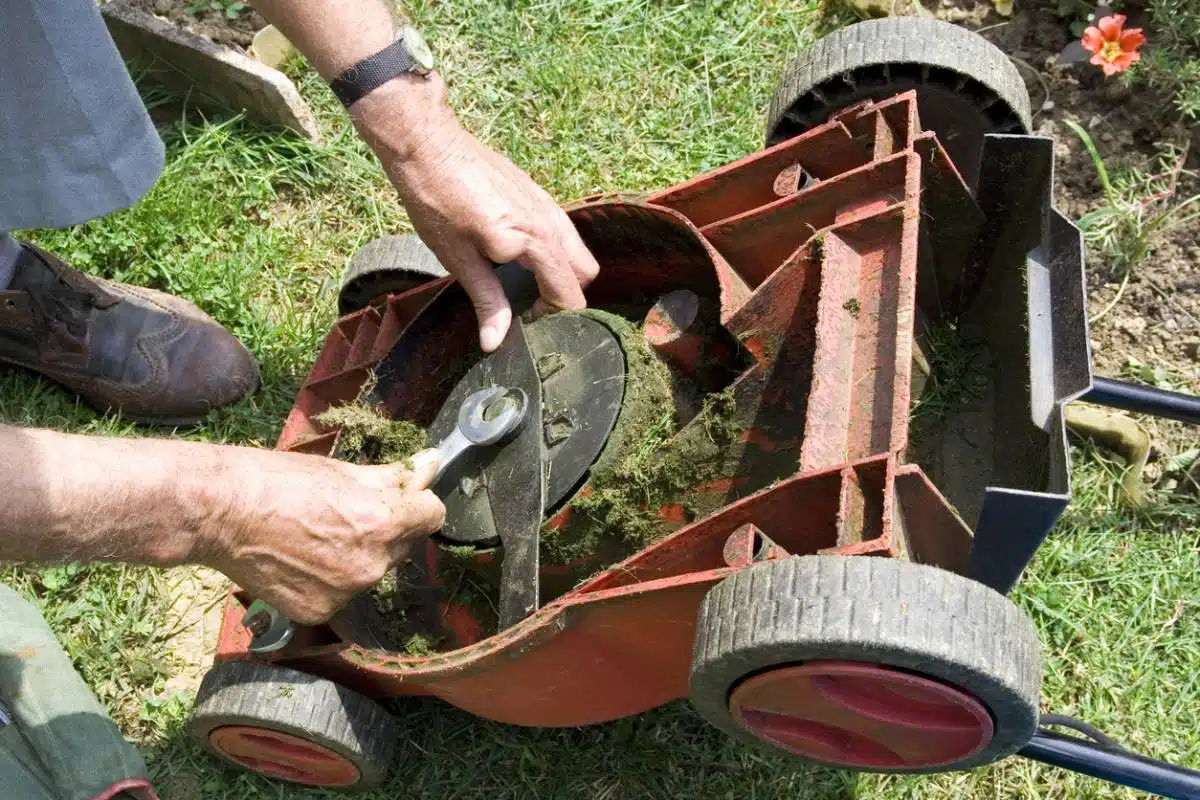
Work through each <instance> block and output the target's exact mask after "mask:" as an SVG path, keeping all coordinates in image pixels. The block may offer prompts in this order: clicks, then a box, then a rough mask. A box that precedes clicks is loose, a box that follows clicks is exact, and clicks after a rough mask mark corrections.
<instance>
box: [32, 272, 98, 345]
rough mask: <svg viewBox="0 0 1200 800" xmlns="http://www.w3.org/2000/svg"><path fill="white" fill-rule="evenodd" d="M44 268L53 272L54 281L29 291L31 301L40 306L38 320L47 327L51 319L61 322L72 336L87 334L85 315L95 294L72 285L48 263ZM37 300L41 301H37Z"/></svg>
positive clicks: (92, 303) (93, 300) (93, 301)
mask: <svg viewBox="0 0 1200 800" xmlns="http://www.w3.org/2000/svg"><path fill="white" fill-rule="evenodd" d="M43 266H44V268H45V269H46V270H48V271H50V272H51V273H52V274H53V280H54V283H53V284H50V285H47V284H43V285H42V286H40V287H37V288H35V289H33V290H32V291H29V297H30V300H31V302H33V303H34V304H35V305H38V306H40V309H39V310H40V311H41V312H42V313H41V314H40V315H39V317H40V320H39V321H40V322H41V324H42V325H43V326H45V327H47V328H48V327H49V326H50V321H51V320H56V321H58V322H61V323H62V324H63V325H64V326H66V328H67V330H68V331H70V332H71V334H72V335H74V336H85V335H86V334H87V324H86V315H87V312H88V311H89V309H91V307H92V306H94V305H95V303H96V295H95V293H94V292H90V291H88V290H86V289H81V288H78V287H76V286H72V285H71V283H70V282H69V281H68V280H67V279H66V278H64V277H63V276H62V275H60V274H58V272H57V270H54V269H53V268H52V267H50V266H49V265H43ZM39 300H40V301H41V302H39Z"/></svg>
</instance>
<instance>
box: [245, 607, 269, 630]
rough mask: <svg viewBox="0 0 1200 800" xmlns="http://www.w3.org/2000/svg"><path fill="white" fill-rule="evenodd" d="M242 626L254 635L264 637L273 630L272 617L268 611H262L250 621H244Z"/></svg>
mask: <svg viewBox="0 0 1200 800" xmlns="http://www.w3.org/2000/svg"><path fill="white" fill-rule="evenodd" d="M242 624H243V625H244V626H246V630H248V631H250V633H252V634H253V635H255V636H262V635H263V634H264V633H266V632H267V631H268V630H269V629H270V628H271V615H270V614H268V613H267V612H266V611H260V612H258V613H257V614H255V615H254V616H253V617H250V619H247V620H242Z"/></svg>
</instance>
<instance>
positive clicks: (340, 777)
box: [208, 725, 362, 786]
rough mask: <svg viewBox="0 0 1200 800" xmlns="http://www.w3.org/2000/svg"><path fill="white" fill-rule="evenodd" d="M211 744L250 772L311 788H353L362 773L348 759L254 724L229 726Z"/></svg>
mask: <svg viewBox="0 0 1200 800" xmlns="http://www.w3.org/2000/svg"><path fill="white" fill-rule="evenodd" d="M208 741H209V744H211V745H212V746H213V748H214V749H215V750H216V751H217V752H218V753H220V754H222V755H223V756H225V757H226V758H228V759H229V760H231V761H233V762H234V763H236V764H240V765H241V766H243V767H245V768H246V769H250V770H254V771H255V772H261V773H262V774H263V775H269V776H270V777H272V778H280V779H282V780H285V781H292V782H293V783H303V784H306V785H308V786H352V785H353V784H355V783H357V782H358V779H359V777H361V775H362V773H361V772H359V770H358V767H356V766H354V764H353V762H351V761H350V759H348V758H346V757H345V756H341V755H338V754H337V753H335V752H333V751H332V750H330V749H329V748H327V747H323V746H321V745H319V744H316V743H315V742H310V741H309V740H307V739H301V738H300V737H299V736H292V735H291V734H289V733H283V732H282V731H275V730H271V729H270V728H255V727H253V726H250V725H225V726H223V727H220V728H217V729H215V730H213V731H212V732H211V733H210V734H209V735H208Z"/></svg>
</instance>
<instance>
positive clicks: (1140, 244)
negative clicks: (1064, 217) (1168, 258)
mask: <svg viewBox="0 0 1200 800" xmlns="http://www.w3.org/2000/svg"><path fill="white" fill-rule="evenodd" d="M1064 121H1065V122H1066V124H1067V125H1068V126H1069V127H1070V128H1071V130H1072V131H1074V132H1075V135H1076V136H1078V137H1079V139H1080V141H1081V142H1082V143H1083V146H1084V148H1085V149H1086V150H1087V152H1088V155H1089V156H1090V158H1091V159H1092V164H1093V165H1094V167H1095V169H1096V177H1097V178H1098V179H1099V181H1100V187H1101V190H1102V191H1103V194H1104V204H1103V205H1101V206H1100V207H1099V208H1097V209H1096V210H1094V211H1091V212H1089V213H1087V214H1085V215H1084V216H1083V217H1081V218H1080V219H1079V221H1078V222H1077V225H1078V226H1079V228H1080V230H1082V231H1083V233H1084V236H1085V237H1086V239H1087V241H1088V242H1089V243H1091V244H1094V245H1096V246H1097V247H1099V248H1100V250H1101V251H1102V252H1104V253H1105V254H1106V255H1107V256H1108V257H1109V259H1110V260H1111V262H1112V266H1113V268H1114V270H1115V272H1117V273H1119V274H1121V275H1122V278H1121V285H1120V288H1119V289H1118V290H1117V294H1116V296H1115V297H1114V298H1113V299H1112V301H1110V302H1109V304H1108V305H1107V306H1106V307H1105V308H1104V309H1102V310H1101V311H1100V312H1099V313H1097V314H1094V315H1092V317H1091V321H1092V322H1095V321H1097V320H1099V319H1100V318H1101V317H1103V316H1104V315H1105V314H1107V313H1108V312H1109V311H1110V310H1111V309H1112V308H1113V307H1114V306H1115V305H1116V304H1117V302H1118V301H1119V300H1120V298H1121V296H1122V294H1123V293H1124V291H1125V287H1126V286H1127V285H1128V283H1129V278H1130V275H1131V274H1132V272H1133V269H1134V268H1135V267H1136V266H1137V265H1138V264H1139V263H1141V261H1142V260H1143V259H1144V258H1145V257H1146V256H1147V255H1148V254H1149V252H1150V250H1151V248H1152V247H1153V245H1154V243H1155V241H1156V240H1157V239H1158V238H1159V237H1161V236H1163V235H1164V234H1167V233H1169V232H1171V231H1172V230H1175V229H1177V228H1179V227H1182V226H1184V225H1190V224H1192V223H1194V222H1195V221H1196V220H1200V195H1193V196H1191V197H1188V198H1185V199H1183V200H1179V199H1178V198H1177V197H1176V187H1177V185H1178V183H1179V178H1180V176H1181V174H1183V172H1184V169H1183V167H1184V164H1185V162H1186V160H1187V150H1186V149H1183V150H1179V149H1174V148H1168V149H1167V150H1166V151H1165V152H1164V153H1163V154H1162V155H1161V156H1160V159H1159V161H1160V167H1161V169H1160V171H1158V172H1156V173H1155V174H1149V175H1148V174H1146V173H1145V172H1144V171H1142V170H1139V169H1130V170H1126V171H1124V172H1122V173H1121V174H1119V175H1117V176H1115V177H1113V176H1111V175H1110V174H1109V171H1108V168H1107V167H1106V166H1105V163H1104V159H1103V158H1102V157H1101V156H1100V152H1099V150H1097V149H1096V144H1095V142H1093V141H1092V137H1091V135H1090V134H1089V133H1088V132H1087V131H1086V130H1084V129H1083V128H1082V127H1081V126H1080V125H1078V124H1077V123H1075V122H1072V121H1071V120H1064Z"/></svg>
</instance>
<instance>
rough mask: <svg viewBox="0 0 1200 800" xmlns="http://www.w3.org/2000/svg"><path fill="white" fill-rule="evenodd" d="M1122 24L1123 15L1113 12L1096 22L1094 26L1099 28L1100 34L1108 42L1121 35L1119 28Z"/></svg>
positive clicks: (1123, 22) (1123, 24) (1123, 21)
mask: <svg viewBox="0 0 1200 800" xmlns="http://www.w3.org/2000/svg"><path fill="white" fill-rule="evenodd" d="M1124 26H1125V17H1124V16H1123V15H1121V14H1113V15H1112V16H1111V17H1105V18H1104V19H1102V20H1100V21H1099V22H1097V23H1096V27H1098V28H1099V29H1100V35H1101V36H1103V37H1104V38H1105V39H1106V40H1107V41H1110V42H1111V41H1114V40H1116V39H1119V38H1120V37H1121V28H1123V27H1124Z"/></svg>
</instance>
